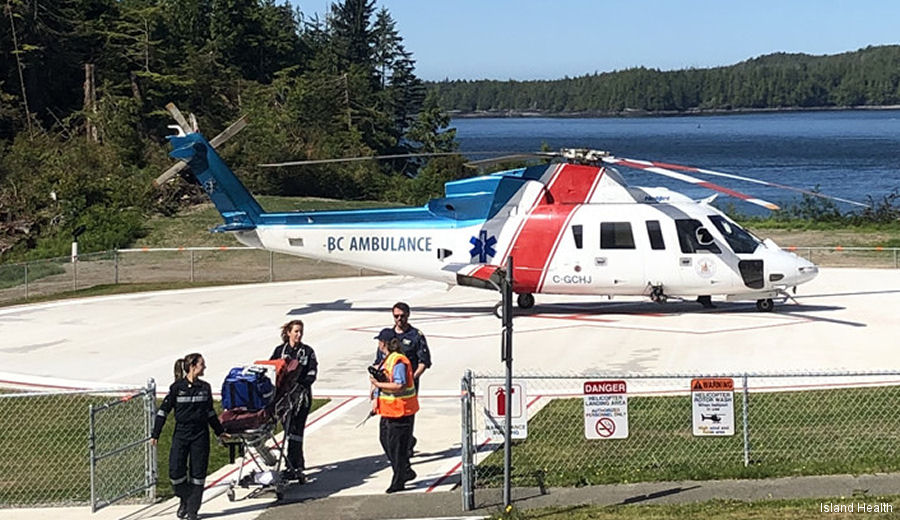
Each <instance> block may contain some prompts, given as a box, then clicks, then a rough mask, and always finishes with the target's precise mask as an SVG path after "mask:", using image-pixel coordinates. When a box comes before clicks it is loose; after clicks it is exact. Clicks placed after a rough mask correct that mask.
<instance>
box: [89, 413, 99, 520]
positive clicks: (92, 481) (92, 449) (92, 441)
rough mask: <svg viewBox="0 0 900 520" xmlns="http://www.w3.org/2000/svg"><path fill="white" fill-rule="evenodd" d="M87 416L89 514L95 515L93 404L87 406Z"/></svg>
mask: <svg viewBox="0 0 900 520" xmlns="http://www.w3.org/2000/svg"><path fill="white" fill-rule="evenodd" d="M88 414H89V419H88V424H89V427H90V433H89V437H88V450H89V452H90V463H91V513H96V512H97V496H96V493H95V492H94V484H95V482H94V473H95V471H96V467H97V461H96V458H95V457H96V455H97V453H96V451H95V446H94V405H93V404H91V405H89V406H88Z"/></svg>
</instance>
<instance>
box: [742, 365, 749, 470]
mask: <svg viewBox="0 0 900 520" xmlns="http://www.w3.org/2000/svg"><path fill="white" fill-rule="evenodd" d="M749 405H750V399H749V396H748V395H747V374H744V405H743V406H742V407H741V408H742V410H741V415H742V416H743V419H744V467H745V468H746V467H747V466H749V465H750V410H749Z"/></svg>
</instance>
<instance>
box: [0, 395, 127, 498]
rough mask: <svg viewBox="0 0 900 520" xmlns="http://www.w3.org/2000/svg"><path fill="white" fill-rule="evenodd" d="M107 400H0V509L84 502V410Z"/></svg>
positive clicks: (87, 475)
mask: <svg viewBox="0 0 900 520" xmlns="http://www.w3.org/2000/svg"><path fill="white" fill-rule="evenodd" d="M112 399H113V398H111V397H110V396H109V395H106V396H101V395H96V394H94V395H90V394H47V395H46V396H33V397H23V398H3V399H0V461H2V464H0V504H2V505H3V506H15V505H19V506H25V505H29V504H43V505H49V504H60V505H64V504H72V503H86V502H89V501H90V496H91V495H90V466H89V464H88V453H89V451H88V432H89V419H88V415H89V414H88V407H89V406H90V405H92V404H93V405H100V404H103V403H107V402H109V401H111V400H112ZM118 408H122V407H118ZM133 424H134V423H133V421H131V422H130V423H129V424H127V425H126V427H130V426H133ZM140 426H142V425H140ZM98 450H99V451H100V452H103V451H104V447H103V446H98ZM141 452H143V450H141ZM140 473H141V474H143V468H140Z"/></svg>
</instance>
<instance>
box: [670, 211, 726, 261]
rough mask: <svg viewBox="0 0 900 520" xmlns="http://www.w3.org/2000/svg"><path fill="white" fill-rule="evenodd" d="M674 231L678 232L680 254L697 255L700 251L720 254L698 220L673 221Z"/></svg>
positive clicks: (710, 236) (708, 233) (709, 234)
mask: <svg viewBox="0 0 900 520" xmlns="http://www.w3.org/2000/svg"><path fill="white" fill-rule="evenodd" d="M675 229H677V230H678V243H679V245H681V252H682V253H698V252H700V251H709V252H710V253H715V254H721V253H722V250H721V249H719V246H717V245H716V242H715V240H713V237H712V234H711V233H710V232H709V230H708V229H706V228H705V227H703V225H702V224H701V223H700V221H699V220H694V219H677V220H675Z"/></svg>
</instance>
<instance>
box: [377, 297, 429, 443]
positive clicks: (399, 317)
mask: <svg viewBox="0 0 900 520" xmlns="http://www.w3.org/2000/svg"><path fill="white" fill-rule="evenodd" d="M391 312H392V313H393V315H394V326H393V327H387V328H384V329H382V330H381V332H380V333H378V336H375V339H379V340H382V338H388V339H390V337H391V336H393V337H395V338H397V339H398V340H399V341H400V352H401V353H402V354H403V355H404V356H406V359H408V360H409V362H410V364H411V365H412V372H413V381H414V382H415V385H416V393H418V392H419V377H420V376H421V375H422V373H423V372H425V370H427V369H429V368H431V351H429V350H428V341H426V340H425V335H424V334H422V331H420V330H419V329H417V328H415V327H413V326H412V325H410V324H409V305H407V304H406V303H405V302H397V303H395V304H394V307H393V308H392V309H391ZM382 341H383V340H382ZM385 357H386V355H385V354H383V353H382V351H381V350H380V349H378V350H376V351H375V362H374V363H373V365H374V366H376V367H379V366H381V363H382V362H383V361H384V359H385ZM412 424H413V426H415V417H413V419H412ZM410 435H412V434H410ZM415 445H416V438H415V436H412V438H411V440H410V443H409V455H410V457H412V454H413V448H414V447H415Z"/></svg>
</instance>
